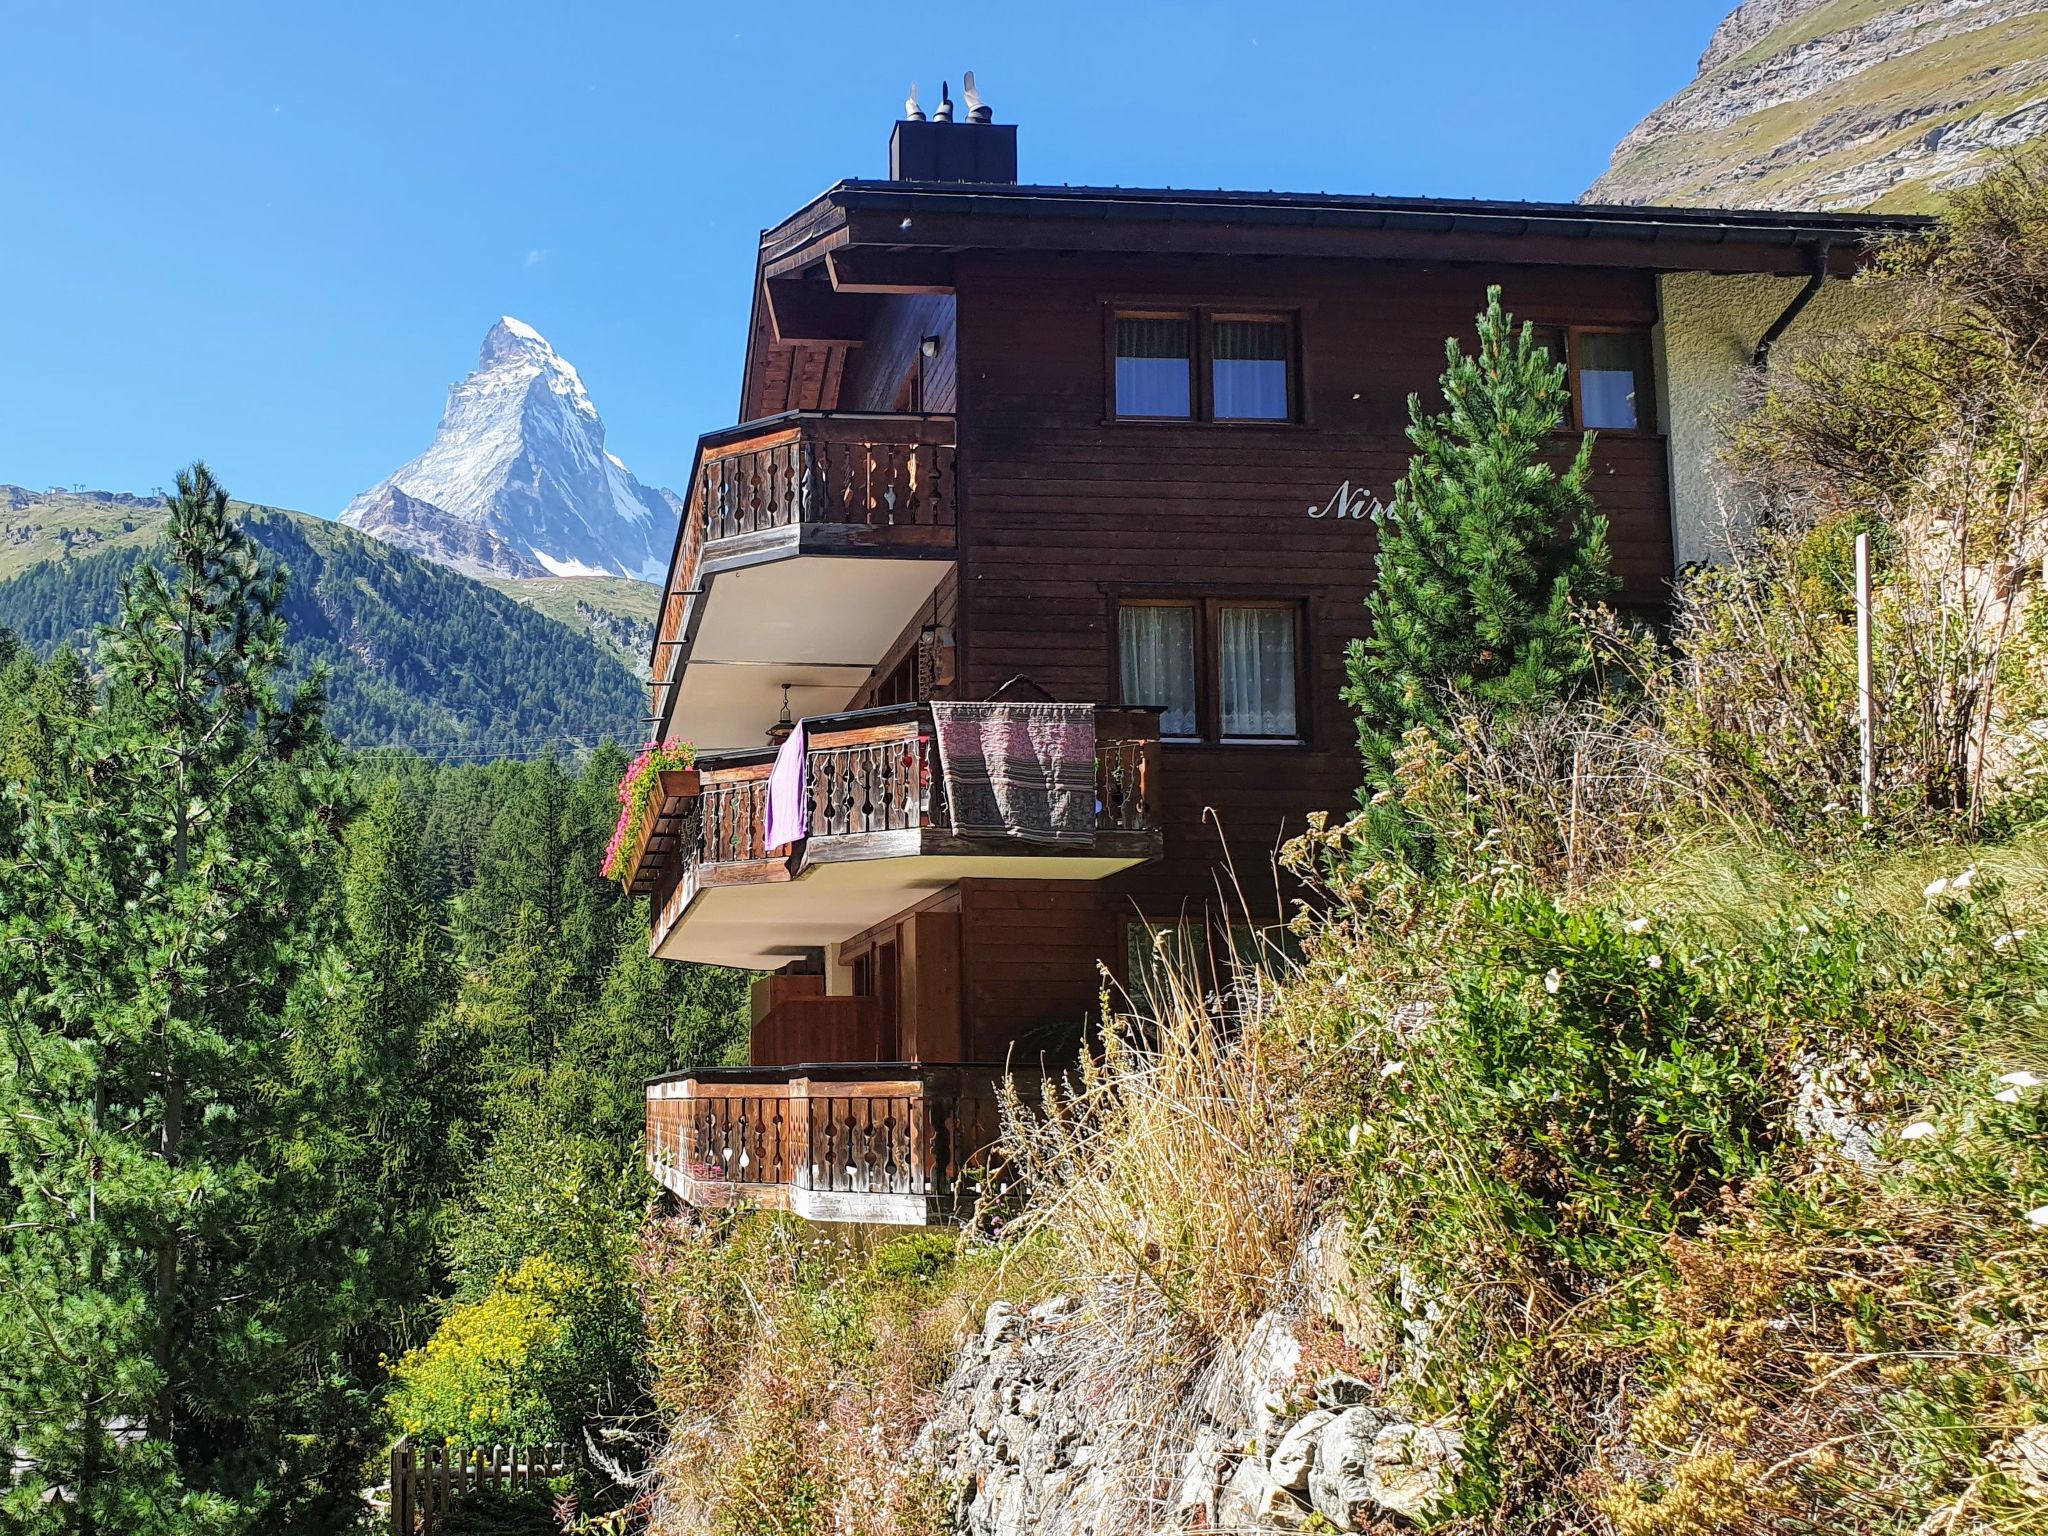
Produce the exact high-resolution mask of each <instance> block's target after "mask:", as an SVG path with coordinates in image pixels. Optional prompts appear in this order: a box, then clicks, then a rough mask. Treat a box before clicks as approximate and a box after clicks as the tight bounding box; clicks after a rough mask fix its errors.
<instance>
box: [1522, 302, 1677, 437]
mask: <svg viewBox="0 0 2048 1536" xmlns="http://www.w3.org/2000/svg"><path fill="white" fill-rule="evenodd" d="M1529 323H1530V324H1531V325H1533V326H1534V327H1535V328H1536V329H1537V330H1539V331H1557V332H1561V333H1562V334H1563V336H1564V349H1565V357H1564V370H1565V388H1566V390H1567V391H1569V393H1570V395H1571V419H1570V420H1569V421H1567V422H1564V423H1561V424H1560V425H1559V427H1558V431H1560V432H1570V433H1572V434H1573V435H1575V436H1576V435H1577V434H1579V433H1582V432H1597V433H1599V434H1600V435H1601V436H1602V437H1649V438H1661V437H1662V436H1663V435H1664V432H1663V428H1662V427H1660V426H1659V425H1658V423H1659V422H1661V421H1662V420H1663V417H1662V416H1661V415H1659V414H1658V402H1659V395H1658V392H1657V349H1656V348H1655V347H1654V346H1653V345H1651V340H1652V332H1651V329H1650V327H1649V326H1647V325H1573V324H1571V323H1570V322H1568V321H1562V320H1538V319H1535V318H1533V317H1532V318H1531V319H1530V321H1529ZM1585 336H1632V337H1634V338H1635V339H1636V340H1637V341H1639V342H1640V343H1641V344H1642V348H1643V376H1642V378H1641V379H1639V380H1638V381H1637V382H1638V384H1639V385H1640V387H1639V388H1638V389H1637V391H1636V422H1637V425H1635V426H1633V427H1589V426H1587V425H1586V407H1585V398H1586V396H1585V391H1584V390H1583V389H1582V388H1581V387H1580V384H1579V341H1580V338H1581V337H1585ZM1644 423H1648V425H1644Z"/></svg>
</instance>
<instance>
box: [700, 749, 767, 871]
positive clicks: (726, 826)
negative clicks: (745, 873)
mask: <svg viewBox="0 0 2048 1536" xmlns="http://www.w3.org/2000/svg"><path fill="white" fill-rule="evenodd" d="M773 768H774V764H773V763H748V764H743V765H741V766H739V767H734V768H727V769H723V770H720V771H717V772H715V773H713V774H712V776H711V777H710V778H709V779H708V780H707V781H706V783H705V785H704V795H703V800H704V820H703V823H702V826H701V828H700V830H699V832H698V842H697V847H696V850H695V853H696V858H697V862H699V863H700V864H746V863H751V862H753V861H755V860H758V859H765V858H767V857H768V841H767V839H768V775H769V774H770V772H772V771H773Z"/></svg>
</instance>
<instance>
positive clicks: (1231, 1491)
mask: <svg viewBox="0 0 2048 1536" xmlns="http://www.w3.org/2000/svg"><path fill="white" fill-rule="evenodd" d="M1307 1518H1308V1511H1307V1510H1306V1509H1304V1508H1303V1507H1302V1504H1301V1501H1300V1500H1299V1499H1297V1498H1296V1497H1295V1496H1294V1495H1293V1494H1292V1493H1291V1492H1289V1491H1288V1490H1287V1489H1285V1488H1282V1487H1280V1486H1279V1485H1277V1484H1276V1483H1275V1482H1274V1481H1273V1480H1272V1478H1270V1477H1269V1476H1267V1475H1266V1468H1265V1463H1263V1462H1262V1461H1260V1460H1259V1458H1258V1457H1256V1456H1247V1457H1245V1458H1244V1459H1243V1460H1241V1461H1240V1462H1238V1464H1237V1469H1236V1470H1235V1471H1234V1472H1232V1473H1231V1474H1230V1480H1229V1481H1228V1482H1226V1483H1225V1484H1224V1485H1223V1492H1222V1494H1221V1495H1219V1496H1218V1498H1217V1500H1216V1528H1217V1529H1218V1530H1219V1531H1269V1530H1283V1531H1284V1530H1296V1529H1299V1528H1300V1526H1301V1525H1302V1524H1303V1522H1304V1521H1305V1520H1306V1519H1307Z"/></svg>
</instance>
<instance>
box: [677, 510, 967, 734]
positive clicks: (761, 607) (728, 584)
mask: <svg viewBox="0 0 2048 1536" xmlns="http://www.w3.org/2000/svg"><path fill="white" fill-rule="evenodd" d="M855 531H858V532H861V533H864V534H865V533H868V532H869V531H868V530H834V532H855ZM796 532H797V531H796V530H795V529H776V530H771V531H770V533H768V534H765V535H749V536H747V538H746V539H744V540H739V539H735V540H721V541H720V542H719V543H718V544H716V545H713V546H712V547H711V549H710V550H708V551H707V554H706V559H705V569H704V572H703V575H702V577H701V578H700V579H701V582H702V587H703V595H702V596H701V597H699V598H697V599H696V606H695V611H694V613H693V614H692V628H693V632H692V634H691V635H690V637H689V640H688V644H687V646H686V649H685V655H684V665H682V666H681V667H680V668H679V669H678V670H679V672H680V674H681V677H680V682H679V683H678V685H677V686H678V697H677V698H676V699H675V700H673V708H672V709H671V710H669V711H668V712H667V713H668V718H669V719H670V720H671V721H672V722H674V729H675V730H676V732H678V733H679V734H682V735H685V736H687V737H688V738H689V739H690V740H691V741H693V742H694V743H695V744H696V745H697V747H698V749H699V750H700V751H703V752H719V751H729V750H733V749H735V748H746V747H756V746H759V745H760V744H761V742H762V740H763V735H764V733H765V732H766V730H767V728H768V727H769V725H770V724H772V723H773V722H774V720H775V719H776V717H777V715H778V714H779V713H780V712H781V709H782V685H783V684H784V683H788V684H790V685H791V687H790V693H789V704H790V709H791V712H792V713H794V714H796V715H798V716H812V715H828V714H833V713H836V712H838V711H839V710H842V709H844V708H845V707H846V706H847V704H848V703H849V702H851V701H852V699H853V696H854V694H855V693H856V692H857V691H858V690H859V689H860V687H861V685H862V684H863V683H865V682H866V681H867V678H868V674H869V673H870V672H871V671H872V670H873V668H874V667H875V665H876V664H877V663H878V662H880V661H881V660H882V658H883V657H884V656H885V655H886V654H887V652H888V649H889V646H890V645H891V644H892V643H893V642H894V641H895V640H896V638H897V637H898V636H899V635H900V634H901V633H902V632H903V626H904V623H905V622H906V620H907V619H908V618H909V617H910V616H913V615H915V614H916V613H917V612H918V610H919V609H921V608H923V607H924V606H925V605H926V604H928V603H929V602H930V601H931V597H932V594H933V593H934V592H935V591H937V590H938V586H939V583H940V582H941V581H943V580H944V579H945V575H946V572H947V571H948V570H949V569H950V568H951V563H952V543H953V530H952V529H950V528H892V529H885V530H879V532H880V533H882V534H885V535H887V536H888V537H887V538H886V539H871V542H870V543H869V544H868V546H867V552H866V553H862V554H843V553H823V552H819V551H820V546H819V544H818V542H817V541H816V540H814V539H812V538H810V537H806V539H805V540H804V542H802V543H799V542H798V540H797V538H796ZM904 535H909V536H913V537H912V538H911V539H910V540H906V539H904V538H903V537H901V536H904ZM741 543H746V544H748V545H750V547H749V548H747V549H744V550H739V549H729V548H728V547H727V546H728V545H738V544H741ZM824 547H826V548H836V547H838V546H836V545H834V544H833V543H832V542H831V541H829V540H828V541H826V543H825V546H824Z"/></svg>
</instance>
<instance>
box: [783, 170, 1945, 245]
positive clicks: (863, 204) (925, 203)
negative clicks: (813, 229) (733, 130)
mask: <svg viewBox="0 0 2048 1536" xmlns="http://www.w3.org/2000/svg"><path fill="white" fill-rule="evenodd" d="M825 200H831V201H833V202H836V203H838V204H840V205H841V206H842V207H845V208H847V209H849V210H850V209H855V208H864V209H871V210H876V211H901V212H907V213H913V214H914V213H916V212H918V211H924V212H944V213H994V214H1002V215H1006V216H1010V217H1017V216H1022V217H1025V218H1046V219H1094V220H1104V219H1115V220H1137V221H1167V222H1170V221H1185V222H1194V223H1203V224H1293V225H1310V226H1319V227H1325V228H1344V229H1410V230H1417V231H1437V232H1442V233H1453V232H1456V233H1475V234H1552V235H1571V234H1588V235H1590V234H1596V233H1598V234H1607V235H1633V236H1636V237H1637V238H1641V239H1650V240H1654V239H1658V238H1660V237H1663V236H1666V235H1682V236H1683V237H1684V238H1686V239H1688V240H1699V239H1701V238H1708V239H1711V238H1714V237H1715V236H1717V235H1718V236H1720V237H1722V238H1742V239H1750V240H1775V241H1810V240H1815V239H1820V238H1829V239H1843V238H1848V239H1854V238H1858V237H1861V238H1864V239H1868V238H1871V237H1874V236H1881V235H1888V234H1902V233H1907V232H1910V231H1914V230H1921V229H1925V228H1927V227H1928V226H1929V225H1931V224H1932V223H1933V222H1934V221H1933V220H1932V219H1929V218H1925V217H1922V216H1918V215H1910V214H1878V213H1818V212H1807V211H1803V210H1790V211H1788V210H1783V209H1757V208H1659V207H1646V206H1636V205H1633V204H1622V203H1541V202H1522V201H1513V200H1508V201H1499V200H1489V199H1484V198H1471V199H1465V198H1441V197H1380V196H1369V195H1360V194H1353V193H1339V192H1230V191H1215V192H1205V191H1195V190H1191V189H1186V188H1174V187H1069V186H1057V187H1035V186H1010V185H1000V184H989V183H980V182H911V181H863V180H857V179H856V180H846V181H841V182H839V183H837V184H836V185H834V186H833V187H832V188H830V189H829V190H828V191H826V192H825V193H824V194H822V196H821V198H819V199H818V201H825Z"/></svg>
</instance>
